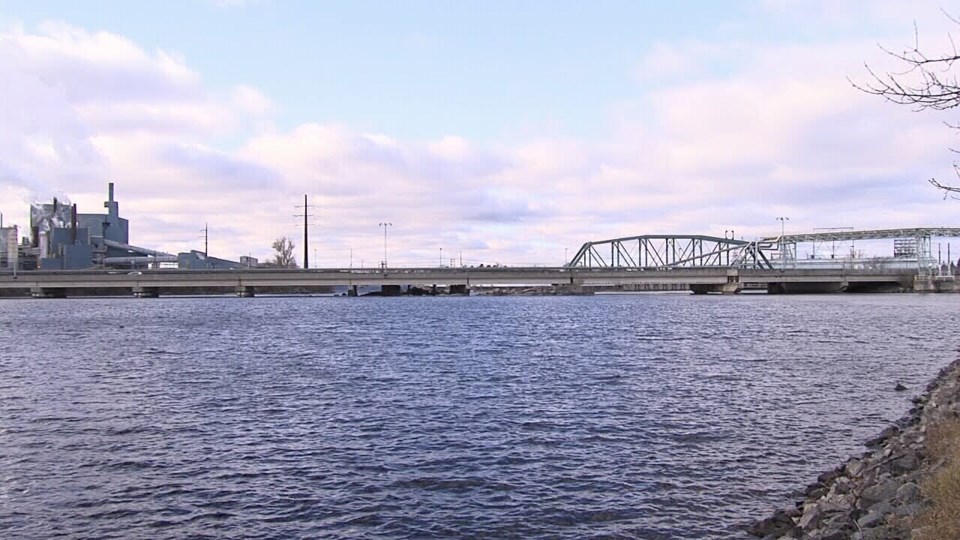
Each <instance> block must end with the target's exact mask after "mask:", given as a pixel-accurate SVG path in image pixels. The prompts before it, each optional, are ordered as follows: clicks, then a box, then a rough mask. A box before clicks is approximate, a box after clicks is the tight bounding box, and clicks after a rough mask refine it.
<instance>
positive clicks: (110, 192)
mask: <svg viewBox="0 0 960 540" xmlns="http://www.w3.org/2000/svg"><path fill="white" fill-rule="evenodd" d="M107 202H113V182H110V183H109V184H107Z"/></svg>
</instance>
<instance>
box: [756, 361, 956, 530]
mask: <svg viewBox="0 0 960 540" xmlns="http://www.w3.org/2000/svg"><path fill="white" fill-rule="evenodd" d="M912 402H913V407H912V408H911V409H910V411H909V412H907V414H905V415H904V416H902V417H901V418H900V419H898V420H897V421H895V422H894V423H893V424H892V425H891V426H889V427H887V428H886V429H884V430H883V431H881V432H880V433H879V434H878V435H877V436H876V437H874V438H872V439H869V440H867V441H866V442H865V443H864V444H865V446H866V447H867V451H865V452H864V453H862V454H861V455H859V456H855V457H851V458H849V459H847V460H846V461H845V462H843V463H842V464H840V465H838V466H837V467H835V468H834V469H832V470H830V471H827V472H824V473H823V474H821V475H819V476H818V477H817V479H816V481H815V482H813V483H812V484H810V485H808V486H807V487H806V488H805V489H804V492H803V495H801V496H800V498H799V499H798V500H797V501H795V505H794V506H792V507H789V508H785V509H780V510H776V511H775V512H773V514H772V515H771V516H768V517H766V518H764V519H761V520H757V521H755V522H753V523H751V524H749V525H748V526H746V531H747V533H749V534H751V535H753V536H754V537H758V538H763V539H765V540H785V539H800V538H808V539H819V540H828V539H829V540H839V539H847V538H850V539H854V540H879V539H900V538H904V539H909V538H911V537H913V536H914V533H915V532H916V529H913V528H912V527H911V524H910V518H911V517H913V516H915V515H916V514H917V513H918V512H919V511H921V510H923V509H925V508H926V507H927V505H928V502H927V500H926V499H925V498H924V496H923V493H922V492H921V488H920V485H921V484H922V483H923V481H924V480H925V479H927V478H929V477H930V476H931V475H932V473H933V472H935V471H936V470H937V469H938V467H940V466H941V465H942V463H941V462H934V461H933V460H932V459H931V458H930V455H929V452H928V449H927V444H926V433H927V429H928V428H929V427H930V426H931V425H934V424H937V423H939V422H940V421H941V420H943V419H946V418H957V417H958V416H960V359H956V360H954V361H953V362H951V363H950V364H948V365H947V366H946V367H944V368H942V369H941V370H940V372H939V373H938V374H937V376H936V377H934V378H933V380H932V381H931V382H930V383H929V384H928V385H927V387H926V390H925V391H924V393H923V394H922V395H921V396H918V397H914V398H913V399H912Z"/></svg>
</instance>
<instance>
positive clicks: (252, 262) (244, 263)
mask: <svg viewBox="0 0 960 540" xmlns="http://www.w3.org/2000/svg"><path fill="white" fill-rule="evenodd" d="M107 190H108V191H107V200H106V202H104V203H103V206H104V208H106V213H103V214H80V213H78V212H77V205H75V204H70V203H65V202H63V201H59V200H57V199H56V198H54V199H53V201H52V202H50V203H34V204H33V205H31V207H30V231H29V235H24V236H23V238H22V240H21V238H20V230H19V228H18V227H17V226H16V225H14V226H12V227H3V226H2V224H0V270H7V271H21V270H88V269H123V270H131V271H134V270H137V269H157V268H161V267H165V268H172V267H176V268H180V269H186V270H212V269H237V268H249V267H254V266H257V260H256V259H254V258H252V257H242V258H241V260H240V262H235V261H229V260H225V259H218V258H216V257H209V256H208V255H207V253H205V251H198V250H192V251H189V252H185V253H179V254H177V255H173V254H170V253H164V252H161V251H156V250H153V249H148V248H144V247H139V246H135V245H133V244H131V243H130V223H129V221H128V220H126V219H124V218H122V217H120V204H119V203H118V202H117V201H116V199H115V198H114V188H113V182H110V183H109V185H108V188H107Z"/></svg>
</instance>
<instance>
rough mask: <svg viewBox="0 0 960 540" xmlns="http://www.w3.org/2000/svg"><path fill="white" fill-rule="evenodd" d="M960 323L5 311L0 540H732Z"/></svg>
mask: <svg viewBox="0 0 960 540" xmlns="http://www.w3.org/2000/svg"><path fill="white" fill-rule="evenodd" d="M958 304H960V296H956V295H928V296H924V295H908V294H901V295H869V296H855V295H846V296H765V295H742V296H736V297H731V296H724V297H719V296H688V295H629V296H596V297H540V298H528V297H469V298H266V297H262V298H254V299H236V298H160V299H142V300H135V299H111V300H104V299H68V300H8V301H2V302H0V339H2V342H3V343H4V345H3V346H2V347H0V534H2V536H3V537H5V538H45V537H54V536H62V537H66V538H186V537H193V538H214V537H215V538H226V537H229V538H244V537H247V538H291V537H304V538H307V537H311V538H312V537H323V538H364V537H365V538H571V539H573V538H591V537H596V538H600V537H603V538H611V537H613V538H741V537H743V536H744V534H743V533H742V532H741V531H740V530H739V529H738V526H740V525H742V524H743V523H744V522H746V521H749V520H750V519H752V518H756V517H763V516H764V515H766V514H767V513H768V512H770V511H771V510H773V509H775V508H777V507H779V506H782V505H784V504H786V503H787V501H788V500H789V496H790V494H791V492H792V491H794V490H796V489H799V488H801V487H803V486H804V485H805V484H806V483H808V482H810V481H812V480H813V479H814V478H815V476H816V475H817V474H818V473H820V472H822V471H823V470H825V469H826V468H829V467H832V466H834V465H836V464H838V463H839V462H840V461H841V460H843V459H845V458H846V457H847V456H848V455H849V454H852V453H859V452H861V451H862V446H861V443H862V441H863V440H864V439H866V438H868V437H870V436H872V435H874V434H875V433H876V432H878V431H879V430H880V429H882V428H883V427H885V426H886V425H887V424H888V423H889V422H890V421H892V420H895V419H896V418H898V417H900V416H901V415H902V414H904V413H905V412H906V410H907V409H908V408H909V406H910V404H909V398H910V397H911V396H913V395H916V394H919V393H920V392H922V390H923V387H924V386H925V385H926V383H927V382H928V381H929V380H930V379H931V378H932V377H933V376H934V375H935V374H936V372H937V370H938V369H939V368H940V367H942V366H944V365H946V364H947V363H949V362H950V361H952V360H953V359H954V358H955V356H956V353H955V350H956V348H957V344H958V343H957V339H956V337H955V336H954V333H953V331H952V329H954V328H956V327H957V326H958V323H960V315H958V309H957V308H958ZM897 382H901V383H903V384H904V385H906V386H907V387H908V389H909V391H908V392H902V393H898V392H895V391H894V387H895V385H896V383H897Z"/></svg>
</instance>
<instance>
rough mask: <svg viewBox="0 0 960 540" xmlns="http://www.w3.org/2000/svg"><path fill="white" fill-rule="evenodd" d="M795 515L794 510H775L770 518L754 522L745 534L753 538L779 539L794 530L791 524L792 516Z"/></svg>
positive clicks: (792, 523)
mask: <svg viewBox="0 0 960 540" xmlns="http://www.w3.org/2000/svg"><path fill="white" fill-rule="evenodd" d="M796 514H797V511H796V509H792V508H791V509H789V510H783V509H781V510H777V511H776V512H774V513H773V515H772V516H770V517H768V518H766V519H762V520H760V521H756V522H754V523H753V524H752V525H750V526H749V527H747V532H748V533H749V534H752V535H753V536H759V537H763V538H767V537H773V538H780V537H781V536H783V535H784V534H787V533H788V532H790V531H792V530H793V529H794V528H796V525H795V524H794V522H793V516H795V515H796Z"/></svg>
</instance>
